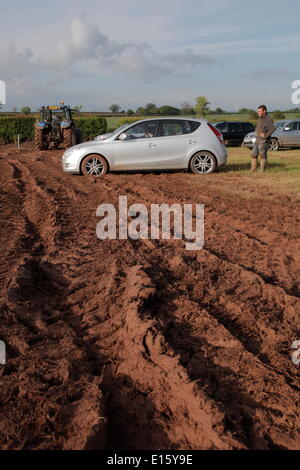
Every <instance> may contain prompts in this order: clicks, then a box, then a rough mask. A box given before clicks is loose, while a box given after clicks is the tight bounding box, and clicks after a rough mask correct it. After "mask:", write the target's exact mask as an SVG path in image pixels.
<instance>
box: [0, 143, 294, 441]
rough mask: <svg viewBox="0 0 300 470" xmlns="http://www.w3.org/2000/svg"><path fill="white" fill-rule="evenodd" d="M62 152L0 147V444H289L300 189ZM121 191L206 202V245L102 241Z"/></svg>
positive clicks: (138, 198)
mask: <svg viewBox="0 0 300 470" xmlns="http://www.w3.org/2000/svg"><path fill="white" fill-rule="evenodd" d="M61 154H62V151H51V152H35V151H33V150H31V149H30V148H27V149H26V148H25V150H21V151H17V150H14V149H12V148H6V147H3V146H2V147H0V180H1V181H0V185H1V246H2V248H1V251H0V257H1V258H0V278H1V292H0V315H1V317H0V318H1V321H0V339H2V340H4V341H5V342H6V344H7V356H8V357H7V364H6V365H5V366H0V382H1V390H0V440H1V442H0V448H1V449H130V450H131V449H139V450H141V449H297V448H298V449H299V448H300V419H299V410H300V396H299V390H300V375H299V371H300V369H299V367H297V366H296V365H294V364H293V363H292V361H291V349H290V348H291V344H292V342H293V341H295V340H297V339H300V325H299V312H300V299H299V296H300V286H299V279H300V272H299V262H300V242H299V219H300V202H299V199H298V200H297V198H294V197H293V196H291V195H290V194H282V193H278V192H274V193H273V192H272V189H270V188H267V187H265V186H256V185H255V181H254V180H253V184H252V186H249V187H247V188H245V187H244V186H243V181H242V179H241V177H239V176H236V177H234V176H233V177H231V178H226V179H224V175H222V173H221V172H220V173H216V174H214V175H210V176H204V177H197V176H194V175H188V174H186V173H174V174H156V175H155V174H121V175H118V174H115V175H107V176H106V177H105V178H103V179H101V181H100V180H95V179H91V180H88V179H86V178H84V177H78V176H68V175H64V174H63V173H62V171H61V168H60V157H61ZM231 187H234V188H237V187H239V188H240V190H241V191H244V190H245V191H247V197H246V196H245V197H244V198H241V197H237V196H236V195H234V193H232V194H231V192H230V188H231ZM259 188H260V189H259ZM120 195H127V196H128V202H129V204H132V203H136V202H139V203H143V204H145V205H147V206H148V207H149V206H150V204H151V203H163V202H165V203H167V204H173V203H175V202H177V203H193V204H196V203H198V204H205V232H206V233H205V246H204V249H202V250H200V251H198V252H194V251H193V252H192V251H190V252H189V251H186V250H185V248H184V241H181V240H170V241H163V240H161V241H159V240H153V241H151V240H144V241H141V240H136V241H133V240H113V241H108V240H106V241H100V240H99V239H97V238H96V233H95V229H96V224H97V222H98V219H97V218H96V214H95V211H96V208H97V206H98V205H99V204H101V203H104V202H110V203H113V204H115V205H116V206H117V205H118V197H119V196H120ZM249 195H250V196H249Z"/></svg>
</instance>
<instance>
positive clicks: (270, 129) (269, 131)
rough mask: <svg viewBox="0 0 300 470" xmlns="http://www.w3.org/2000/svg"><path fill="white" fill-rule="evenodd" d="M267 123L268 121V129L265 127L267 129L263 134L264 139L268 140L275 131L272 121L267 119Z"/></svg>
mask: <svg viewBox="0 0 300 470" xmlns="http://www.w3.org/2000/svg"><path fill="white" fill-rule="evenodd" d="M268 121H269V123H268V127H267V129H266V131H265V133H264V134H265V135H264V137H265V138H266V139H268V138H269V137H271V135H272V134H273V132H274V131H275V130H276V129H275V126H274V123H273V121H272V119H271V118H269V120H268Z"/></svg>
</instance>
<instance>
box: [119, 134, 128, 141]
mask: <svg viewBox="0 0 300 470" xmlns="http://www.w3.org/2000/svg"><path fill="white" fill-rule="evenodd" d="M119 140H127V134H125V132H122V134H120V135H119Z"/></svg>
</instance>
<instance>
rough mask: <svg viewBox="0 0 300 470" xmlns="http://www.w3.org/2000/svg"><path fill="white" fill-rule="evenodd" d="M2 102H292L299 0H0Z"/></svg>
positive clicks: (299, 71)
mask: <svg viewBox="0 0 300 470" xmlns="http://www.w3.org/2000/svg"><path fill="white" fill-rule="evenodd" d="M1 12H2V15H1V17H2V18H1V19H2V22H1V23H2V24H1V31H0V80H5V81H6V84H7V104H6V106H4V107H3V109H4V110H9V109H12V107H14V106H17V107H20V106H24V105H29V106H30V107H31V108H32V109H36V108H37V107H39V106H40V105H43V104H48V103H56V102H59V101H60V100H61V99H64V100H65V102H68V103H70V104H71V105H72V106H75V105H83V109H84V110H103V111H105V110H107V109H108V108H109V106H110V105H111V104H112V103H118V104H119V105H120V106H121V107H122V108H123V109H125V110H127V109H128V108H132V109H136V108H137V107H138V106H140V105H145V104H146V103H148V102H154V103H156V104H157V105H163V104H171V105H174V106H180V104H181V103H183V102H189V103H191V104H194V102H195V98H196V97H197V96H199V95H204V96H206V97H207V98H208V100H209V101H210V103H211V107H212V108H215V107H217V106H220V107H222V108H225V109H227V110H237V109H239V108H241V107H244V106H245V107H251V108H255V107H256V106H257V105H258V104H261V103H266V104H267V105H268V107H269V108H270V109H276V108H289V107H293V106H294V105H293V104H292V102H291V94H292V90H291V83H292V82H293V81H294V80H297V79H300V68H299V52H300V31H299V16H300V3H299V1H298V0H286V1H285V2H283V1H278V0H273V1H269V0H265V1H264V2H260V1H257V0H252V2H241V1H240V0H239V1H238V0H214V1H213V2H208V1H207V0H206V1H203V0H197V1H196V0H185V2H183V1H182V0H180V1H179V0H161V1H160V2H157V1H156V2H155V1H154V0H152V1H149V0H114V1H111V2H109V1H107V0H105V1H102V0H100V1H96V0H85V1H83V0H81V1H78V0H73V1H71V0H65V1H64V2H61V1H58V0H52V1H51V2H49V3H47V2H40V1H34V0H26V2H25V1H20V0H1Z"/></svg>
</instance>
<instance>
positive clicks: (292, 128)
mask: <svg viewBox="0 0 300 470" xmlns="http://www.w3.org/2000/svg"><path fill="white" fill-rule="evenodd" d="M299 140H300V132H299V122H298V121H294V122H289V123H287V124H286V126H284V128H283V132H282V143H283V145H284V146H286V147H290V146H291V147H294V146H297V145H299Z"/></svg>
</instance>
